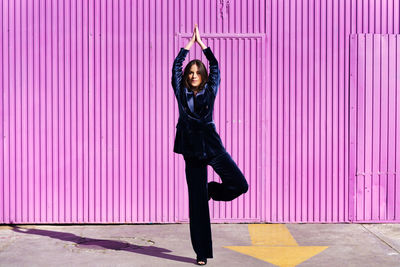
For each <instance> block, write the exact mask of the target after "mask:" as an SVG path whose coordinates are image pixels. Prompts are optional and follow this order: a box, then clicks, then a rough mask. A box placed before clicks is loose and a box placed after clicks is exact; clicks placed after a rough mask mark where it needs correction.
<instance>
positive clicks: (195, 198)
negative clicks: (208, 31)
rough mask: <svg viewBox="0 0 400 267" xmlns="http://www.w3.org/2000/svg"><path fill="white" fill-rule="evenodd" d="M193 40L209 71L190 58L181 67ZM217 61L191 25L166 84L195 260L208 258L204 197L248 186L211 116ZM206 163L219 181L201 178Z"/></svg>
mask: <svg viewBox="0 0 400 267" xmlns="http://www.w3.org/2000/svg"><path fill="white" fill-rule="evenodd" d="M195 42H197V43H198V44H199V45H200V46H201V49H202V51H203V53H204V55H205V56H206V58H207V60H208V61H209V64H210V74H209V75H208V73H207V69H206V67H205V66H204V64H203V62H201V61H200V60H198V59H195V60H192V61H190V62H189V63H188V64H187V65H186V67H185V70H184V72H183V73H182V63H183V61H184V60H185V58H186V55H187V54H188V53H189V50H190V48H191V46H192V45H193V44H194V43H195ZM220 80H221V78H220V71H219V67H218V61H217V59H216V58H215V57H214V54H213V52H212V51H211V49H210V47H207V46H206V45H205V44H204V43H203V42H202V40H201V38H200V33H199V29H198V27H197V24H196V25H195V28H194V31H193V36H192V38H191V40H190V41H189V43H188V44H187V45H186V46H185V47H184V48H181V49H180V51H179V53H178V55H177V57H176V58H175V60H174V64H173V68H172V87H173V88H174V93H175V96H176V99H177V101H178V107H179V120H178V123H177V125H176V136H175V142H174V152H175V153H179V154H182V155H183V157H184V160H185V173H186V181H187V185H188V192H189V219H190V237H191V241H192V245H193V249H194V251H195V253H196V256H197V257H196V261H197V264H199V265H205V264H206V263H207V258H213V249H212V240H211V225H210V214H209V209H208V201H209V200H210V198H212V199H213V200H216V201H231V200H233V199H235V198H237V197H238V196H240V195H241V194H243V193H246V192H247V190H248V184H247V181H246V179H245V177H244V175H243V173H242V172H241V171H240V169H239V168H238V166H237V165H236V163H235V162H234V161H233V160H232V158H231V156H230V154H229V153H228V152H227V151H226V150H225V147H224V146H223V144H222V141H221V138H220V136H219V134H218V133H217V131H216V128H215V124H214V121H213V118H212V115H213V109H214V101H215V97H216V95H217V92H218V87H219V83H220ZM207 165H210V166H211V167H212V168H213V169H214V171H215V172H216V173H217V174H218V175H219V176H220V178H221V180H222V183H217V182H209V183H207Z"/></svg>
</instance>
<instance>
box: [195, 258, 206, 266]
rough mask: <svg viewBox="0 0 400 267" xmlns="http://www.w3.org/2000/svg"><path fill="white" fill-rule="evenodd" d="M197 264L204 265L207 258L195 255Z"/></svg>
mask: <svg viewBox="0 0 400 267" xmlns="http://www.w3.org/2000/svg"><path fill="white" fill-rule="evenodd" d="M196 262H197V265H206V264H207V258H201V257H197V258H196Z"/></svg>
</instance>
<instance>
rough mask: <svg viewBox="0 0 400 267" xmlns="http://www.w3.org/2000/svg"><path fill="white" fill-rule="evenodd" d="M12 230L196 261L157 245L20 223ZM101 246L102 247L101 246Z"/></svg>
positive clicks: (91, 246) (81, 244)
mask: <svg viewBox="0 0 400 267" xmlns="http://www.w3.org/2000/svg"><path fill="white" fill-rule="evenodd" d="M11 227H12V230H13V231H15V232H18V233H24V234H33V235H42V236H48V237H51V238H54V239H59V240H63V241H69V242H74V243H76V244H77V245H78V246H77V247H80V248H89V249H101V247H102V248H104V249H112V250H118V251H129V252H134V253H138V254H143V255H147V256H152V257H158V258H163V259H167V260H173V261H180V262H188V263H195V261H194V259H192V258H187V257H181V256H175V255H171V254H167V253H169V252H172V251H171V250H168V249H165V248H160V247H156V246H152V245H151V246H138V245H134V244H130V243H127V242H122V241H116V240H107V239H95V238H87V237H81V236H77V235H75V234H72V233H65V232H57V231H50V230H43V229H29V228H21V227H19V226H18V225H11ZM99 247H100V248H99Z"/></svg>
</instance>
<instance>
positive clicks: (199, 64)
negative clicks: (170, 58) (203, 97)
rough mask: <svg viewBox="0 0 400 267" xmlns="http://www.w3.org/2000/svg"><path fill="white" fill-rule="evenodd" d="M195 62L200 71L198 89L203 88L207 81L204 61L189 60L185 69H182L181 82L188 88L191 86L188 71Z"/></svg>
mask: <svg viewBox="0 0 400 267" xmlns="http://www.w3.org/2000/svg"><path fill="white" fill-rule="evenodd" d="M194 64H196V65H197V68H198V69H199V72H200V76H201V83H200V85H199V89H200V90H203V88H204V85H205V84H206V83H207V81H208V72H207V69H206V66H204V63H203V62H201V60H198V59H193V60H192V61H190V62H189V63H188V64H187V65H186V67H185V70H184V71H183V83H184V86H185V87H186V88H188V89H192V86H191V85H190V83H189V72H190V68H191V67H192V66H193V65H194Z"/></svg>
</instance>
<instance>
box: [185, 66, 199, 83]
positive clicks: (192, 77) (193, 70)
mask: <svg viewBox="0 0 400 267" xmlns="http://www.w3.org/2000/svg"><path fill="white" fill-rule="evenodd" d="M188 77H189V84H190V85H191V86H192V87H198V86H199V85H200V84H201V75H200V72H199V69H198V67H197V65H196V64H193V65H192V66H191V67H190V71H189V76H188Z"/></svg>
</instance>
